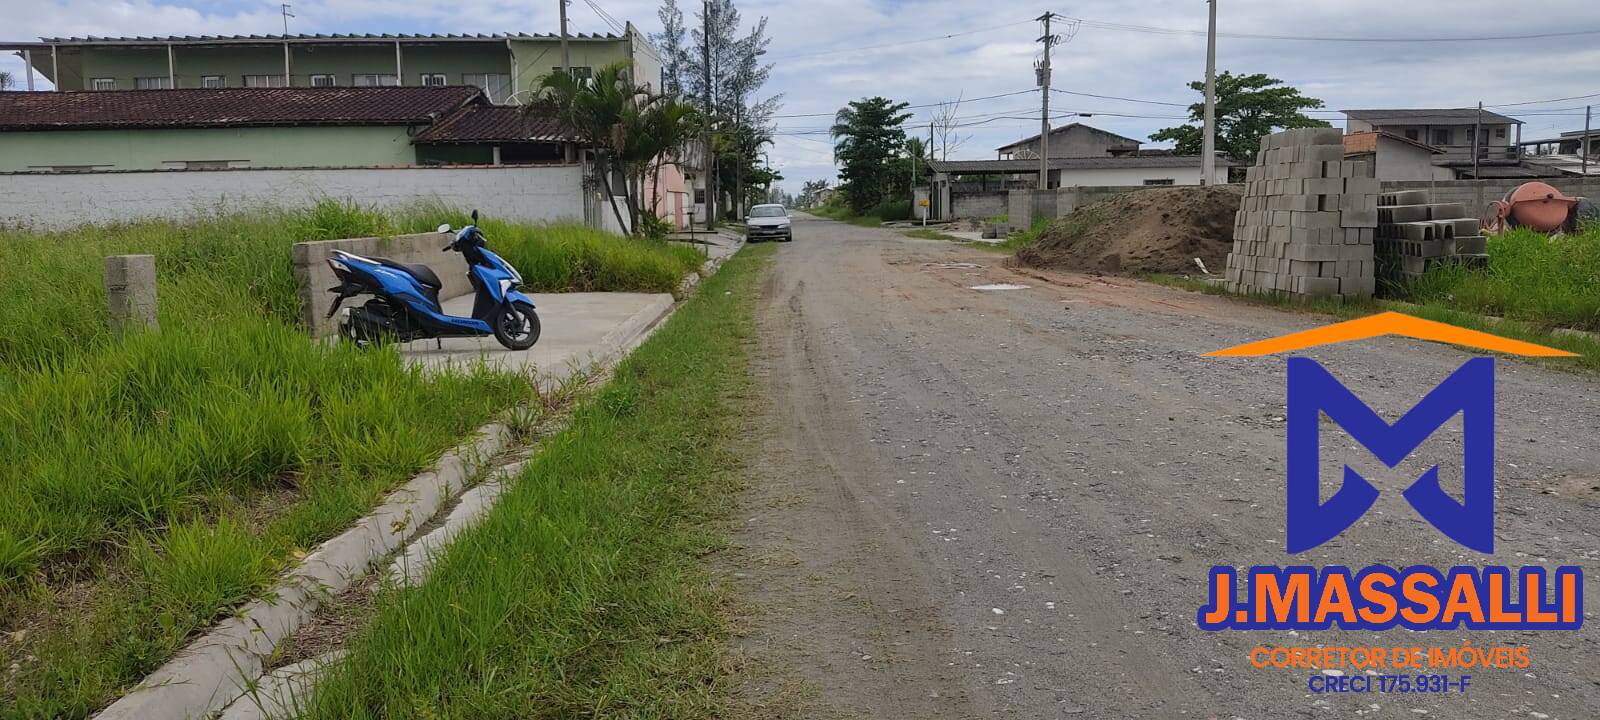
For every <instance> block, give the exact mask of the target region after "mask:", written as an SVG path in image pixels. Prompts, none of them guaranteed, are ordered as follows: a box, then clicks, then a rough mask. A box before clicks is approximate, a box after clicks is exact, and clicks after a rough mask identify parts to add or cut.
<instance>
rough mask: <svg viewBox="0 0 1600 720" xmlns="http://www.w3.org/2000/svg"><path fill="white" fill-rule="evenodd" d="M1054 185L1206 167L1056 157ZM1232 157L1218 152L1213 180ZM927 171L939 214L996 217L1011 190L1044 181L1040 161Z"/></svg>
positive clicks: (1118, 181) (1149, 181)
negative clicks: (1223, 155) (931, 180)
mask: <svg viewBox="0 0 1600 720" xmlns="http://www.w3.org/2000/svg"><path fill="white" fill-rule="evenodd" d="M1049 164H1050V167H1049V178H1048V180H1047V182H1048V183H1049V184H1048V187H1050V188H1055V189H1060V188H1075V187H1130V186H1135V187H1158V186H1164V185H1199V184H1200V179H1201V177H1202V174H1203V173H1204V169H1203V168H1202V167H1201V162H1200V156H1199V155H1171V154H1167V153H1158V154H1150V155H1143V154H1136V155H1118V156H1104V157H1086V158H1052V159H1051V160H1050V161H1049ZM1232 164H1233V163H1232V162H1230V161H1228V160H1227V159H1226V158H1224V157H1222V156H1218V157H1217V170H1216V174H1215V175H1214V176H1213V177H1212V178H1211V181H1210V183H1209V184H1212V185H1220V184H1223V183H1226V182H1228V168H1229V167H1231V166H1232ZM926 172H927V173H928V174H929V175H932V176H933V185H932V187H933V197H932V205H933V217H934V218H937V219H949V218H957V217H968V218H974V217H990V216H993V215H1002V214H1005V212H1006V202H1007V201H1006V195H1007V192H1008V191H1010V190H1020V189H1028V188H1034V187H1036V186H1037V185H1038V178H1039V161H1038V160H935V161H932V162H930V163H928V168H927V170H926Z"/></svg>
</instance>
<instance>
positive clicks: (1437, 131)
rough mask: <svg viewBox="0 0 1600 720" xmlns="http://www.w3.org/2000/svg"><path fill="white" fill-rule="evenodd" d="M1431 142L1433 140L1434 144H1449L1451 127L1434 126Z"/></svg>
mask: <svg viewBox="0 0 1600 720" xmlns="http://www.w3.org/2000/svg"><path fill="white" fill-rule="evenodd" d="M1430 142H1432V143H1433V144H1434V145H1449V144H1450V128H1434V130H1433V137H1432V139H1431V140H1430Z"/></svg>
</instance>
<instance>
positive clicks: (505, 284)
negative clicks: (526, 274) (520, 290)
mask: <svg viewBox="0 0 1600 720" xmlns="http://www.w3.org/2000/svg"><path fill="white" fill-rule="evenodd" d="M516 285H517V284H516V282H514V281H511V280H501V281H500V297H505V296H506V295H507V294H509V293H510V292H511V288H513V287H516Z"/></svg>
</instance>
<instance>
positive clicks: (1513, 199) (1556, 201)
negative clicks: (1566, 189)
mask: <svg viewBox="0 0 1600 720" xmlns="http://www.w3.org/2000/svg"><path fill="white" fill-rule="evenodd" d="M1577 204H1578V199H1577V198H1573V197H1567V196H1566V195H1562V194H1561V191H1560V190H1557V189H1555V188H1553V187H1551V186H1549V185H1547V184H1545V183H1542V182H1531V183H1524V184H1523V185H1522V187H1519V188H1517V189H1516V190H1512V191H1511V194H1510V195H1507V196H1506V208H1505V210H1504V214H1506V215H1509V216H1510V218H1511V219H1512V220H1513V221H1514V224H1516V225H1520V226H1522V227H1528V228H1532V229H1534V230H1538V231H1539V232H1554V231H1556V230H1560V229H1561V228H1562V226H1564V225H1566V224H1567V218H1569V217H1571V216H1572V206H1574V205H1577Z"/></svg>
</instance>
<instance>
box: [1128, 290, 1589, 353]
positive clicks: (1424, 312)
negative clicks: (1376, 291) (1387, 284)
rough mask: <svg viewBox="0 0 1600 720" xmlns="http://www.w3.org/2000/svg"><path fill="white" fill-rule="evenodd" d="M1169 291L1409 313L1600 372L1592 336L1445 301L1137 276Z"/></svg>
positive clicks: (1345, 310) (1342, 314)
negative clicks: (1310, 296) (1283, 293)
mask: <svg viewBox="0 0 1600 720" xmlns="http://www.w3.org/2000/svg"><path fill="white" fill-rule="evenodd" d="M1137 277H1138V278H1139V279H1141V280H1147V281H1150V282H1154V283H1157V284H1160V285H1166V286H1168V287H1174V288H1179V289H1182V290H1189V291H1191V292H1199V293H1205V294H1207V295H1222V296H1226V297H1228V298H1230V299H1233V300H1240V301H1243V302H1248V303H1251V304H1255V305H1263V306H1270V307H1279V308H1284V309H1289V310H1297V311H1301V312H1310V313H1318V314H1322V315H1329V316H1332V317H1335V318H1338V319H1340V320H1349V319H1353V318H1358V317H1363V316H1366V315H1372V314H1374V313H1379V312H1384V311H1387V310H1393V311H1395V312H1402V313H1406V314H1407V315H1412V316H1415V317H1420V318H1424V319H1427V320H1434V321H1436V322H1442V323H1448V324H1451V325H1455V326H1457V327H1464V328H1467V329H1469V330H1478V331H1480V332H1486V333H1492V334H1495V335H1499V336H1501V337H1508V338H1512V339H1515V340H1522V341H1525V342H1531V343H1536V344H1539V345H1546V346H1549V347H1553V348H1559V349H1561V350H1566V351H1568V352H1573V353H1577V354H1578V355H1579V356H1580V357H1577V358H1560V359H1549V360H1541V359H1538V358H1522V359H1523V360H1525V361H1527V362H1535V363H1539V364H1543V365H1549V366H1551V367H1555V368H1567V369H1571V368H1580V369H1583V370H1588V371H1600V340H1597V339H1595V338H1594V337H1592V336H1588V335H1580V334H1571V333H1563V332H1560V331H1558V330H1556V329H1554V328H1550V327H1548V326H1544V325H1539V324H1534V323H1529V322H1524V321H1521V320H1513V319H1497V318H1493V317H1485V316H1483V315H1480V314H1478V313H1474V312H1467V311H1463V310H1458V309H1455V308H1452V307H1448V306H1445V305H1443V304H1442V303H1441V302H1437V301H1436V302H1433V303H1429V304H1420V305H1419V304H1415V303H1411V302H1406V301H1399V300H1383V299H1373V300H1367V301H1359V302H1358V301H1346V302H1335V301H1330V300H1317V301H1310V302H1303V301H1298V300H1290V299H1287V298H1280V297H1274V296H1268V295H1235V294H1233V293H1230V292H1228V291H1227V290H1226V289H1224V288H1223V287H1221V286H1220V285H1216V284H1214V283H1209V282H1205V281H1202V280H1195V279H1193V278H1189V277H1180V276H1176V275H1160V274H1145V275H1138V276H1137Z"/></svg>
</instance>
